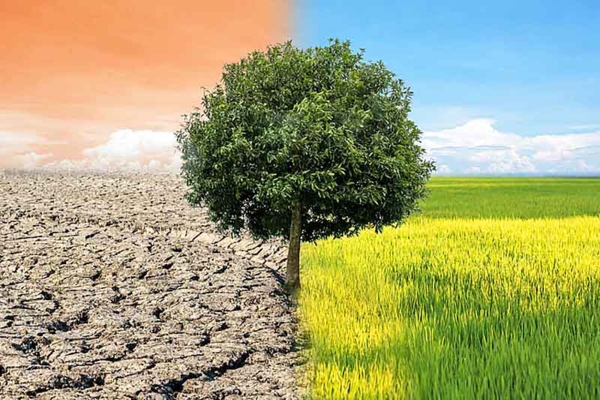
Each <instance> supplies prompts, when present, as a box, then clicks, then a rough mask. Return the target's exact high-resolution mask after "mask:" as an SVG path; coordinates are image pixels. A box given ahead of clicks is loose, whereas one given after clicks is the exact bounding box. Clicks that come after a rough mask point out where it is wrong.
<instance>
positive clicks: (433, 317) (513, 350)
mask: <svg viewBox="0 0 600 400" xmlns="http://www.w3.org/2000/svg"><path fill="white" fill-rule="evenodd" d="M302 257H303V259H302V268H303V271H302V273H303V277H304V281H303V285H304V286H303V291H302V295H301V299H300V312H301V318H302V321H303V328H304V329H305V331H306V332H307V336H308V339H309V344H310V347H309V350H308V351H309V353H310V356H311V364H310V372H309V374H310V381H311V388H310V395H311V396H312V397H313V398H328V399H329V398H331V399H359V398H360V399H362V398H380V399H384V398H386V399H387V398H444V399H446V398H457V399H469V398H526V399H529V398H555V399H558V398H594V397H599V396H600V389H599V388H600V323H599V321H600V217H597V216H580V217H570V218H564V219H528V220H524V219H502V218H495V219H472V218H450V219H444V218H435V219H434V218H428V217H415V218H412V219H410V220H409V221H408V222H407V223H406V224H405V225H403V226H402V227H401V228H386V229H384V232H383V233H382V234H379V235H377V234H375V233H374V232H372V231H365V232H363V233H362V234H361V235H359V236H358V237H354V238H347V239H341V240H325V241H321V242H319V243H318V245H312V244H307V245H305V246H304V247H303V249H302Z"/></svg>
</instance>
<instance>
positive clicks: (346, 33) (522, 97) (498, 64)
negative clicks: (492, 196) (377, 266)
mask: <svg viewBox="0 0 600 400" xmlns="http://www.w3.org/2000/svg"><path fill="white" fill-rule="evenodd" d="M296 7H297V9H296V16H295V18H296V21H295V32H294V40H295V41H296V42H297V43H298V44H300V45H301V46H312V45H321V44H325V43H326V42H327V39H328V38H330V37H338V38H341V39H350V40H351V41H352V43H353V45H354V46H355V47H356V48H359V47H363V48H365V49H366V58H367V59H369V60H383V61H384V62H385V64H386V65H387V66H388V67H389V68H390V69H391V70H393V71H394V72H396V73H397V74H398V76H399V77H400V78H402V79H403V80H404V81H405V82H406V83H407V84H408V85H409V86H410V87H411V88H412V89H413V91H414V98H413V114H412V118H413V119H414V120H415V121H416V122H417V123H418V124H419V126H420V127H421V129H422V130H423V131H425V132H426V133H427V132H429V133H430V134H429V136H427V134H426V135H425V136H426V139H427V137H428V138H429V139H432V140H434V141H436V142H435V143H433V142H432V143H430V144H431V145H433V146H437V149H439V148H441V149H445V152H442V153H444V154H441V155H440V154H437V155H435V154H433V158H435V159H436V160H437V161H438V164H444V165H445V167H444V168H443V170H444V171H446V172H447V173H449V174H459V173H528V174H538V173H539V174H562V173H564V174H598V173H600V2H599V1H597V0H595V1H575V2H560V3H554V2H550V1H548V0H546V1H527V0H522V1H513V0H507V1H501V2H479V1H470V0H469V1H466V0H463V1H453V2H448V1H382V0H371V1H368V2H365V1H358V0H346V1H342V0H298V2H297V6H296ZM469 122H470V125H469ZM465 126H466V127H467V128H469V127H470V128H471V129H466V128H465ZM456 129H458V131H456ZM473 129H475V130H473ZM440 131H442V132H443V133H442V134H439V135H435V133H437V132H440ZM458 134H460V135H462V136H467V137H463V138H462V140H457V137H456V136H457V135H458ZM490 135H491V139H490V140H488V141H489V143H488V141H486V140H485V137H488V136H490ZM484 136H485V137H484ZM559 136H560V137H559ZM473 139H478V140H473ZM501 145H502V146H501ZM489 146H496V154H490V157H491V159H495V160H496V161H497V162H496V164H495V167H492V168H490V163H492V161H490V162H489V163H487V164H486V163H482V162H479V164H478V163H477V162H471V163H469V162H465V155H466V156H467V157H466V158H467V159H469V158H470V156H471V155H473V154H474V155H475V156H474V160H479V161H481V160H482V158H481V157H479V156H477V154H478V153H481V151H487V152H488V153H489V152H490V151H492V150H490V149H489ZM498 146H500V147H502V148H500V147H498ZM448 147H453V148H455V150H456V151H455V154H454V155H452V154H449V153H448V151H447V150H448V149H447V148H448ZM460 149H462V150H460ZM482 149H483V150H482ZM459 150H460V151H459ZM480 150H481V151H480ZM498 152H500V153H498ZM502 152H504V153H502ZM432 153H436V150H435V149H434V151H433V152H432ZM437 153H440V151H437ZM550 153H553V154H554V156H551V155H550ZM503 160H504V161H503ZM506 160H508V161H506ZM498 163H500V164H498ZM446 167H447V168H446Z"/></svg>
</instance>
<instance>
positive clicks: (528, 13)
mask: <svg viewBox="0 0 600 400" xmlns="http://www.w3.org/2000/svg"><path fill="white" fill-rule="evenodd" d="M4 3H5V4H3V5H2V6H1V7H2V10H1V11H2V12H0V49H1V50H2V53H3V55H4V57H3V60H2V62H1V63H0V168H2V167H19V168H36V167H48V166H49V167H51V168H55V167H59V166H60V167H68V168H82V167H83V168H103V169H104V168H111V167H118V168H137V169H139V168H142V169H164V168H170V169H177V165H178V157H177V155H176V153H175V152H174V149H173V147H174V137H173V135H172V132H173V131H174V130H176V129H177V127H178V126H179V123H180V121H181V118H180V116H181V114H184V113H186V112H189V111H190V110H191V109H192V108H193V107H194V106H196V105H198V104H199V98H200V95H201V91H200V87H201V86H206V87H211V86H212V85H214V84H215V83H216V81H217V80H218V78H219V76H220V73H221V67H222V64H223V63H225V62H228V61H235V60H237V59H239V58H240V57H241V56H243V55H245V54H246V53H247V52H249V51H251V50H254V49H262V48H264V47H265V46H266V45H268V44H271V43H277V42H281V41H283V40H285V39H287V38H290V37H291V38H293V39H294V41H295V42H296V44H298V45H300V46H302V47H306V46H313V45H322V44H325V43H326V42H327V39H328V38H330V37H338V38H341V39H350V40H351V41H352V43H353V45H354V47H355V48H357V49H358V48H361V47H362V48H365V49H366V58H367V59H368V60H383V61H384V62H385V64H386V65H387V66H388V67H389V68H390V69H391V70H392V71H394V72H396V73H397V75H398V76H399V77H400V78H402V79H403V80H404V81H405V82H406V84H407V85H408V86H410V87H411V88H412V89H413V91H414V98H413V100H414V101H413V111H412V113H411V117H412V118H413V119H414V120H415V121H416V122H417V124H418V125H419V126H420V127H421V129H422V130H423V131H424V135H423V145H424V147H425V148H426V149H427V154H428V157H430V158H432V159H434V160H435V161H436V163H437V165H438V173H441V174H449V175H460V174H477V175H485V174H499V175H503V174H526V175H600V95H599V94H598V93H600V73H599V72H598V71H600V29H598V28H597V27H598V26H600V3H598V2H597V1H592V0H585V1H575V2H570V3H557V4H551V3H550V2H548V1H542V0H536V1H533V0H520V1H515V0H506V1H503V2H491V3H490V2H479V1H475V0H457V1H455V2H450V3H449V2H446V1H442V0H427V1H402V2H390V1H385V0H371V1H369V2H368V3H365V2H364V1H359V0H325V1H321V0H296V1H292V0H256V1H251V2H250V1H244V0H237V1H236V0H222V1H214V0H204V1H201V0H195V1H190V0H172V1H170V2H164V1H158V0H151V1H149V0H145V1H141V0H109V1H105V2H100V3H94V6H93V7H90V6H89V5H88V3H87V2H81V1H78V0H22V1H18V2H15V1H9V2H4Z"/></svg>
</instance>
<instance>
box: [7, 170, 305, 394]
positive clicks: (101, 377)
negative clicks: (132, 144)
mask: <svg viewBox="0 0 600 400" xmlns="http://www.w3.org/2000/svg"><path fill="white" fill-rule="evenodd" d="M184 192H185V188H184V184H183V182H182V181H181V179H180V178H178V177H176V176H169V175H163V176H142V175H138V176H126V175H123V176H109V175H57V174H46V175H42V174H10V175H5V176H4V177H2V178H0V221H1V224H0V398H27V397H36V398H41V399H69V398H72V399H82V398H107V399H108V398H130V399H171V398H178V399H196V398H199V399H203V398H210V399H221V398H296V397H297V394H296V392H295V389H294V387H295V382H294V372H293V369H294V367H293V364H294V362H295V358H296V356H295V353H294V327H295V324H294V318H293V314H292V307H291V306H290V304H289V302H288V299H287V298H286V297H285V296H284V294H283V291H282V285H281V283H282V282H281V276H280V268H281V267H282V266H283V264H284V261H285V253H286V252H285V249H284V248H283V246H281V245H280V244H279V243H276V242H269V243H262V242H256V241H253V240H250V239H249V238H247V237H246V238H241V239H233V238H230V237H227V236H224V235H221V234H219V233H218V232H216V231H215V229H214V227H213V226H212V225H211V224H210V223H209V221H208V219H207V217H206V215H205V213H204V211H203V210H201V209H197V208H192V207H190V206H189V205H187V204H186V203H185V201H184V200H183V199H182V196H183V194H184Z"/></svg>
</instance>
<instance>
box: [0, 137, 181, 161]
mask: <svg viewBox="0 0 600 400" xmlns="http://www.w3.org/2000/svg"><path fill="white" fill-rule="evenodd" d="M47 144H57V143H53V142H48V141H46V140H44V139H43V138H40V137H38V136H35V135H28V134H21V133H13V132H5V131H0V168H17V169H36V168H39V169H44V170H61V171H77V170H89V171H137V172H163V171H167V172H176V171H178V170H179V169H180V168H181V157H180V154H179V152H178V150H177V149H176V146H177V140H176V138H175V135H174V134H173V133H171V132H155V131H133V130H130V129H124V130H120V131H117V132H114V133H112V134H111V135H110V136H109V137H108V140H107V141H106V142H105V143H103V144H101V145H99V146H95V147H90V148H86V149H84V150H83V151H82V153H81V155H82V157H79V158H78V159H63V160H56V161H49V158H51V157H52V154H51V153H49V152H45V153H44V154H39V153H36V151H35V150H33V148H35V147H36V146H39V145H47Z"/></svg>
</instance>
